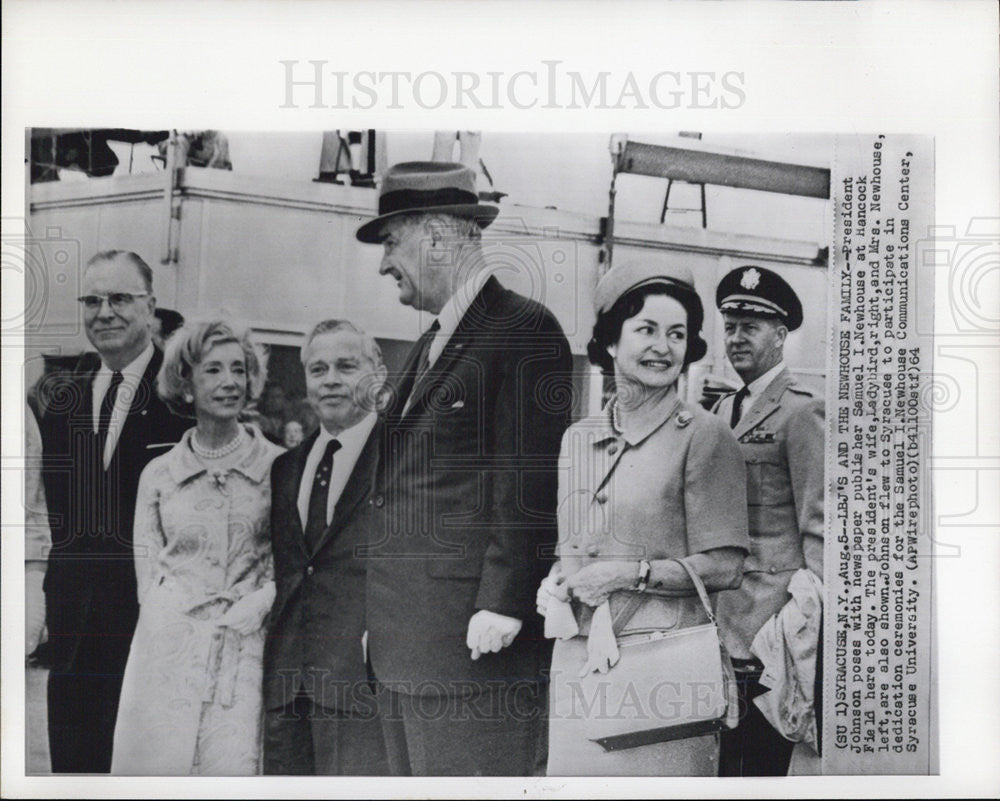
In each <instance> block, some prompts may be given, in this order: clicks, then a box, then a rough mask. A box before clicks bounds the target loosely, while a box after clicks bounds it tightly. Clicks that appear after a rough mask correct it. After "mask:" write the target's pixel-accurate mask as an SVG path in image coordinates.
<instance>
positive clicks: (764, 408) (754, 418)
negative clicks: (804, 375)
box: [733, 367, 792, 439]
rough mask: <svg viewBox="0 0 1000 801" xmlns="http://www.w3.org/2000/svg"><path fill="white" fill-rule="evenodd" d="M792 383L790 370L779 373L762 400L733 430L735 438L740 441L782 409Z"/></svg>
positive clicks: (756, 403)
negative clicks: (782, 402)
mask: <svg viewBox="0 0 1000 801" xmlns="http://www.w3.org/2000/svg"><path fill="white" fill-rule="evenodd" d="M791 383H792V374H791V373H789V372H788V368H787V367H786V368H785V369H784V370H782V371H781V372H780V373H778V375H777V377H776V378H775V379H774V381H772V382H771V383H770V384H768V386H767V389H765V390H764V394H763V395H761V397H760V400H758V401H756V402H755V403H754V405H753V406H752V407H751V409H750V411H749V412H747V413H746V414H745V415H743V417H741V418H740V421H739V422H738V423H737V424H736V428H734V429H733V436H735V437H736V439H739V438H740V437H742V436H743V435H744V434H746V433H747V432H748V431H750V430H751V429H752V428H756V427H757V426H759V425H760V424H761V423H763V422H764V420H766V419H767V418H768V417H770V416H771V415H772V414H774V413H775V412H776V411H778V409H780V408H781V396H782V395H783V394H784V393H785V390H786V389H787V388H788V385H789V384H791Z"/></svg>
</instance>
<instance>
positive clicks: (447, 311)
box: [435, 270, 489, 342]
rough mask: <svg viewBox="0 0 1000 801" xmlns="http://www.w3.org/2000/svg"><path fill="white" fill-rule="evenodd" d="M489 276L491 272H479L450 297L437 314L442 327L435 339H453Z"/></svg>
mask: <svg viewBox="0 0 1000 801" xmlns="http://www.w3.org/2000/svg"><path fill="white" fill-rule="evenodd" d="M487 278H489V273H487V272H486V271H485V270H483V271H481V272H479V273H477V274H476V275H474V276H472V278H470V279H469V280H468V281H466V282H465V283H464V284H462V285H461V286H460V287H459V288H458V289H457V290H456V291H455V292H454V293H453V294H452V296H451V297H450V298H448V302H447V303H445V304H444V306H443V307H442V308H441V311H440V312H439V313H438V316H437V321H438V324H439V325H440V326H441V328H439V329H438V332H437V334H436V336H435V339H440V340H441V341H442V342H447V341H448V340H449V339H451V335H452V334H454V333H455V331H457V330H458V324H459V323H461V322H462V318H463V317H465V313H466V312H467V311H468V310H469V307H470V306H471V305H472V301H474V300H475V299H476V296H477V295H478V294H479V293H480V292H481V291H482V289H483V285H484V284H485V283H486V280H487Z"/></svg>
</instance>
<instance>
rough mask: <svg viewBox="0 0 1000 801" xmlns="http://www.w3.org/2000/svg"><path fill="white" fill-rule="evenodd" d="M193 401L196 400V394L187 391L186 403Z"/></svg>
mask: <svg viewBox="0 0 1000 801" xmlns="http://www.w3.org/2000/svg"><path fill="white" fill-rule="evenodd" d="M193 401H194V395H192V394H191V393H190V392H185V393H184V402H185V403H192V402H193Z"/></svg>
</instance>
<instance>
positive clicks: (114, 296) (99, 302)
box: [77, 292, 150, 312]
mask: <svg viewBox="0 0 1000 801" xmlns="http://www.w3.org/2000/svg"><path fill="white" fill-rule="evenodd" d="M149 294H150V293H149V292H111V293H109V294H107V295H82V296H81V297H79V298H77V300H78V301H79V302H80V303H82V304H83V308H85V309H86V310H87V311H100V310H101V306H103V305H104V301H107V302H108V305H109V306H110V307H111V311H116V312H117V311H121V310H122V309H124V308H126V307H127V306H130V305H132V303H133V302H134V301H135V299H136V298H144V297H146V296H147V295H149Z"/></svg>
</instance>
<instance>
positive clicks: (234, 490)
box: [111, 320, 281, 776]
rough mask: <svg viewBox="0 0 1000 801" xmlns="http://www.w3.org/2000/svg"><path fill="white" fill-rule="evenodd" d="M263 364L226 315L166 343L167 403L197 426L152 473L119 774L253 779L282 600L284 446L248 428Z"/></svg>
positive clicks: (117, 745)
mask: <svg viewBox="0 0 1000 801" xmlns="http://www.w3.org/2000/svg"><path fill="white" fill-rule="evenodd" d="M262 379H263V376H262V370H261V364H260V360H259V358H258V356H257V353H256V351H255V348H254V346H253V345H252V343H251V342H250V340H249V338H248V336H247V334H246V333H245V332H243V331H241V330H239V329H237V328H236V327H234V326H233V325H232V324H231V323H229V322H227V321H224V320H213V321H209V322H204V323H198V324H193V325H188V326H185V327H184V328H182V329H180V330H179V331H178V332H176V333H175V334H174V335H173V336H172V337H171V339H170V341H169V342H168V343H167V348H166V355H165V358H164V363H163V368H162V370H161V372H160V375H159V378H158V392H159V394H160V396H161V397H162V398H163V399H164V400H165V401H167V402H168V403H170V404H171V405H173V406H175V407H177V408H178V410H179V411H182V412H183V411H186V412H187V413H189V414H191V413H193V415H194V417H195V418H196V419H197V425H196V426H195V427H194V428H192V429H189V430H188V431H187V432H186V433H185V434H184V437H183V438H182V439H181V441H180V442H179V443H178V444H177V445H176V446H175V447H174V448H173V449H172V450H171V451H170V452H169V453H166V454H164V455H163V456H160V457H159V458H157V459H154V460H153V461H152V462H150V463H149V465H148V466H147V467H146V469H145V470H144V471H143V473H142V477H141V479H140V481H139V491H138V499H137V502H136V519H135V536H134V553H135V566H136V576H137V578H138V588H139V603H140V611H139V622H138V624H137V626H136V632H135V635H134V637H133V639H132V647H131V651H130V653H129V660H128V664H127V666H126V668H125V678H124V683H123V686H122V695H121V702H120V705H119V710H118V720H117V724H116V727H115V740H114V754H113V758H112V767H111V772H112V773H116V774H130V775H161V776H162V775H184V774H196V775H215V776H219V775H224V776H237V775H248V774H254V773H256V772H257V770H258V761H259V756H260V743H261V728H260V720H261V697H262V695H261V694H262V690H261V686H262V683H261V682H262V658H263V650H264V622H265V618H266V616H267V613H268V612H269V611H270V608H271V603H272V602H273V600H274V576H273V565H272V561H271V545H270V534H269V530H268V520H269V510H270V502H271V499H270V470H271V462H272V461H273V460H274V458H275V456H277V455H278V454H279V453H280V452H281V448H279V447H277V446H276V445H273V444H271V443H270V442H268V441H267V440H266V439H265V438H264V436H263V435H262V434H261V432H260V430H259V429H257V428H255V427H253V426H248V425H244V424H242V423H240V422H239V419H238V416H239V414H240V412H241V411H242V410H243V408H244V407H245V406H246V404H247V403H248V402H249V401H250V400H252V399H253V397H254V396H255V394H256V393H258V392H259V390H260V386H261V384H262V383H263V381H262Z"/></svg>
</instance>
